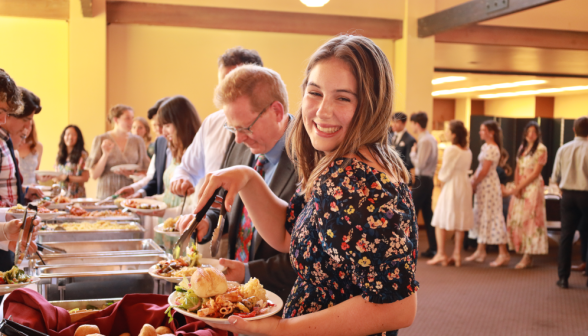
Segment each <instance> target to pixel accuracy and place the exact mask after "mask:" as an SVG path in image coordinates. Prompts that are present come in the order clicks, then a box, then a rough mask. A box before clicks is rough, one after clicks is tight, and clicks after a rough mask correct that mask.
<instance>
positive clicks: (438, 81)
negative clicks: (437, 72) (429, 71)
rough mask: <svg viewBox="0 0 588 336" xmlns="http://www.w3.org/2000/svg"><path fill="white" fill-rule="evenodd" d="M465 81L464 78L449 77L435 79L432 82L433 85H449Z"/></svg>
mask: <svg viewBox="0 0 588 336" xmlns="http://www.w3.org/2000/svg"><path fill="white" fill-rule="evenodd" d="M464 79H466V78H465V77H461V76H449V77H441V78H435V79H433V80H432V83H433V85H437V84H443V83H451V82H459V81H462V80H464Z"/></svg>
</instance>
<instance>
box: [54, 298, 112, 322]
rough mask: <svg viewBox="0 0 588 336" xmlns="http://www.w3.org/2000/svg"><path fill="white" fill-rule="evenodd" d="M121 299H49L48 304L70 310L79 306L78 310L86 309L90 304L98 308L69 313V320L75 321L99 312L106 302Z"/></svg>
mask: <svg viewBox="0 0 588 336" xmlns="http://www.w3.org/2000/svg"><path fill="white" fill-rule="evenodd" d="M120 300H122V298H112V299H94V300H64V301H49V303H50V304H52V305H54V306H55V307H61V308H63V309H66V310H72V309H76V308H79V309H80V310H83V309H87V307H88V306H92V307H95V308H97V309H98V310H94V311H86V312H78V313H75V314H73V315H71V313H70V319H71V322H72V323H73V322H77V321H79V320H81V319H82V318H84V317H86V316H89V315H92V314H94V313H97V312H99V311H100V310H102V307H104V306H105V305H107V304H108V303H110V304H112V303H115V302H118V301H120Z"/></svg>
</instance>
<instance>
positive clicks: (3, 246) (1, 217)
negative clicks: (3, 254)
mask: <svg viewBox="0 0 588 336" xmlns="http://www.w3.org/2000/svg"><path fill="white" fill-rule="evenodd" d="M7 211H8V208H1V209H0V222H2V223H4V222H7V220H6V212H7ZM8 243H9V241H8V240H5V241H3V242H0V250H4V251H8Z"/></svg>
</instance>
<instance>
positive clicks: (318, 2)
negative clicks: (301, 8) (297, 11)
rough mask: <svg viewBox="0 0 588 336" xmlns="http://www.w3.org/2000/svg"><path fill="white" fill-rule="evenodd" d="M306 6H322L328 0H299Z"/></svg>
mask: <svg viewBox="0 0 588 336" xmlns="http://www.w3.org/2000/svg"><path fill="white" fill-rule="evenodd" d="M300 2H302V3H303V4H305V5H306V6H307V7H323V6H324V5H326V4H327V2H329V0H300Z"/></svg>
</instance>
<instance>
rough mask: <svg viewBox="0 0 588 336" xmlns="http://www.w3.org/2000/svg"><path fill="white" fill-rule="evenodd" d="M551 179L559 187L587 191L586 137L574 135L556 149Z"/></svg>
mask: <svg viewBox="0 0 588 336" xmlns="http://www.w3.org/2000/svg"><path fill="white" fill-rule="evenodd" d="M551 180H552V181H553V182H555V183H557V184H559V188H560V189H565V190H578V191H588V137H578V136H577V137H575V138H574V140H573V141H570V142H568V143H566V144H565V145H563V146H561V147H560V148H559V149H558V150H557V154H556V155H555V162H554V164H553V173H552V174H551Z"/></svg>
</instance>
